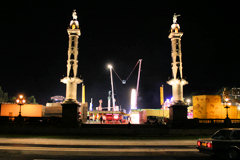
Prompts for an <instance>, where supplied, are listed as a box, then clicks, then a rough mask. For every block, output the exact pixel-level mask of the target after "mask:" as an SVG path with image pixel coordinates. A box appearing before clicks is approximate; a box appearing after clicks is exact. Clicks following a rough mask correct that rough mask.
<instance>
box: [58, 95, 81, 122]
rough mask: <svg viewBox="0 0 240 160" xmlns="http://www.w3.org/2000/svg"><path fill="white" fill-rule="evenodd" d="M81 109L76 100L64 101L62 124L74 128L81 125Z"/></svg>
mask: <svg viewBox="0 0 240 160" xmlns="http://www.w3.org/2000/svg"><path fill="white" fill-rule="evenodd" d="M79 107H80V105H79V104H78V103H76V102H75V101H74V100H71V99H69V100H66V101H64V103H63V104H62V122H63V125H64V126H69V127H73V126H78V125H79V122H80V118H79V113H78V111H79Z"/></svg>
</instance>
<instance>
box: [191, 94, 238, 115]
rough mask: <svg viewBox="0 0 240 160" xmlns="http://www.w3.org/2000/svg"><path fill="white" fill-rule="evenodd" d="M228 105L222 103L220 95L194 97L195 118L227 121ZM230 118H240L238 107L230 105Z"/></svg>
mask: <svg viewBox="0 0 240 160" xmlns="http://www.w3.org/2000/svg"><path fill="white" fill-rule="evenodd" d="M225 106H226V104H224V103H222V101H221V96H220V95H198V96H193V109H192V110H193V118H199V119H225V118H226V112H227V111H226V108H224V107H225ZM228 106H229V107H230V108H229V109H228V117H229V118H230V119H238V118H240V111H239V110H238V106H233V105H228Z"/></svg>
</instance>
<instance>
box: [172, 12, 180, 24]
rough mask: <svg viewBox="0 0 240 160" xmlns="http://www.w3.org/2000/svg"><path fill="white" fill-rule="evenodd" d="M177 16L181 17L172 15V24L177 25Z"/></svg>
mask: <svg viewBox="0 0 240 160" xmlns="http://www.w3.org/2000/svg"><path fill="white" fill-rule="evenodd" d="M179 16H181V15H180V14H178V15H177V14H176V13H174V15H173V24H177V17H179Z"/></svg>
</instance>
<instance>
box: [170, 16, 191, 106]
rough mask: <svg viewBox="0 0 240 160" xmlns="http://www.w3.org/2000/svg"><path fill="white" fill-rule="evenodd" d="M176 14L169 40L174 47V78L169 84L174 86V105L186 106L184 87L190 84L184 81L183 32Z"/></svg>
mask: <svg viewBox="0 0 240 160" xmlns="http://www.w3.org/2000/svg"><path fill="white" fill-rule="evenodd" d="M178 16H180V15H176V14H175V13H174V16H173V24H172V25H171V33H170V34H169V36H168V38H169V39H171V46H172V76H173V78H172V79H171V80H169V81H168V82H167V83H168V84H169V85H171V86H172V95H173V103H174V104H184V101H183V86H184V85H186V84H188V82H187V81H186V80H185V79H183V71H182V69H183V67H182V51H181V37H182V35H183V32H180V25H179V24H178V23H177V17H178Z"/></svg>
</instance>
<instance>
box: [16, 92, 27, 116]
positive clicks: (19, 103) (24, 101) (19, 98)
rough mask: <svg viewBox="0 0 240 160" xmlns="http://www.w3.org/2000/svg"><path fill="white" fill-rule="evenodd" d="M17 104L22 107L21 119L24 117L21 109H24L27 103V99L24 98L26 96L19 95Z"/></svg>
mask: <svg viewBox="0 0 240 160" xmlns="http://www.w3.org/2000/svg"><path fill="white" fill-rule="evenodd" d="M16 103H17V104H18V105H19V106H20V108H19V115H18V116H19V117H21V116H22V114H21V107H22V105H24V104H25V103H26V99H25V98H24V96H23V95H21V94H20V95H19V96H18V98H17V99H16Z"/></svg>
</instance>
